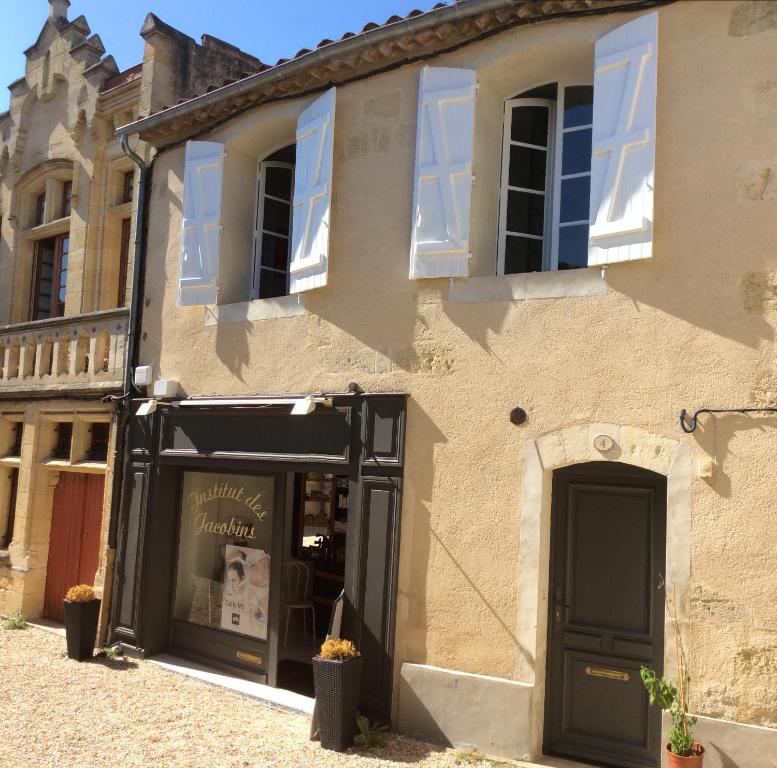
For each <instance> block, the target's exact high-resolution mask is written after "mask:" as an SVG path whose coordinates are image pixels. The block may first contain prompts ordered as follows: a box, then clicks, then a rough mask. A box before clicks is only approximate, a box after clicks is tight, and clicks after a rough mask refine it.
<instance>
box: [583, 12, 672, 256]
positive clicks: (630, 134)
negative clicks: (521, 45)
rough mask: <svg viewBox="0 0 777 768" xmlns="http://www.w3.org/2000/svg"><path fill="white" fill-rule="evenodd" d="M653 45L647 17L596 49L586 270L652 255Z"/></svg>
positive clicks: (654, 19)
mask: <svg viewBox="0 0 777 768" xmlns="http://www.w3.org/2000/svg"><path fill="white" fill-rule="evenodd" d="M657 43H658V14H657V13H656V12H655V11H654V12H653V13H648V14H647V15H645V16H640V17H639V18H637V19H634V20H633V21H630V22H629V23H628V24H624V25H623V26H621V27H618V28H617V29H615V30H613V31H612V32H609V33H608V34H606V35H605V36H604V37H602V38H600V39H599V40H597V42H596V66H595V70H594V124H593V144H592V152H591V154H592V159H591V216H590V230H589V240H588V263H589V264H590V265H604V264H613V263H615V262H619V261H630V260H632V259H647V258H650V257H651V256H652V255H653V173H654V168H655V157H656V57H657V53H658V49H657Z"/></svg>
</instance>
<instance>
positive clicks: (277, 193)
mask: <svg viewBox="0 0 777 768" xmlns="http://www.w3.org/2000/svg"><path fill="white" fill-rule="evenodd" d="M265 187H266V190H267V194H268V195H272V196H273V197H280V198H281V199H283V200H291V169H289V168H273V167H272V166H270V167H268V168H265Z"/></svg>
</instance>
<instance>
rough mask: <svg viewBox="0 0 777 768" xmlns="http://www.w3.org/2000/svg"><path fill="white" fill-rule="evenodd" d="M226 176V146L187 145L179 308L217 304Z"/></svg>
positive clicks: (211, 144) (197, 142) (208, 142)
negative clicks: (222, 194)
mask: <svg viewBox="0 0 777 768" xmlns="http://www.w3.org/2000/svg"><path fill="white" fill-rule="evenodd" d="M223 175H224V145H223V144H219V143H218V142H214V141H189V142H187V144H186V159H185V161H184V192H183V222H182V231H181V261H180V278H179V282H178V306H179V307H192V306H199V305H203V304H215V303H216V297H217V283H218V271H219V247H220V243H221V187H222V179H223Z"/></svg>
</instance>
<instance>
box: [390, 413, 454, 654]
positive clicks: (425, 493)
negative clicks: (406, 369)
mask: <svg viewBox="0 0 777 768" xmlns="http://www.w3.org/2000/svg"><path fill="white" fill-rule="evenodd" d="M447 442H448V441H447V438H446V437H445V435H444V434H443V433H442V432H441V431H440V430H439V429H438V428H437V426H436V425H435V423H434V422H433V421H432V420H431V419H430V418H429V416H428V415H427V414H426V413H425V412H424V411H423V410H421V408H420V407H419V405H418V403H417V402H416V401H415V400H413V399H412V398H410V399H408V402H407V435H406V438H405V466H406V467H408V468H411V467H416V468H423V471H409V472H406V475H405V485H404V492H403V504H402V508H403V514H402V534H401V541H400V546H399V552H400V562H399V590H400V595H401V597H402V602H403V603H404V604H405V606H406V610H407V613H406V615H405V621H404V623H405V627H404V630H403V632H401V633H399V634H398V635H397V643H398V644H400V646H404V647H399V648H398V649H397V653H396V659H397V661H398V662H400V663H401V662H402V661H403V660H406V659H413V660H423V661H425V660H426V657H427V632H426V626H427V594H428V589H427V582H428V580H429V568H428V564H429V558H430V554H431V546H432V530H431V515H430V512H429V509H430V507H431V503H432V495H433V491H434V453H435V449H436V447H437V446H438V445H444V444H445V443H447Z"/></svg>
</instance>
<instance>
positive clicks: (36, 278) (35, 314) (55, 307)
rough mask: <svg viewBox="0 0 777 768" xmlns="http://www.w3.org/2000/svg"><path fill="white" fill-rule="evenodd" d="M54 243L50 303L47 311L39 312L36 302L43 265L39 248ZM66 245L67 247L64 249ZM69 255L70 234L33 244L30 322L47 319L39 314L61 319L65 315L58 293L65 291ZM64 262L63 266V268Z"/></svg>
mask: <svg viewBox="0 0 777 768" xmlns="http://www.w3.org/2000/svg"><path fill="white" fill-rule="evenodd" d="M51 242H53V243H54V261H53V264H52V275H51V296H50V303H49V307H48V309H47V310H43V311H42V310H41V307H40V302H39V301H38V298H39V295H40V287H41V277H42V273H43V264H42V263H41V246H42V245H43V244H44V243H51ZM65 243H67V247H65ZM69 254H70V233H64V234H61V235H57V236H56V237H49V238H46V239H45V240H38V241H36V243H35V270H34V274H33V281H32V291H31V295H30V319H31V320H43V319H47V318H45V317H42V316H41V314H42V312H43V314H45V312H48V318H54V317H63V316H64V314H65V302H64V300H63V301H62V302H61V306H60V300H59V292H60V289H61V288H65V291H67V273H68V261H67V257H68V256H69ZM63 262H64V266H63ZM63 275H64V285H63V284H62V276H63Z"/></svg>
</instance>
